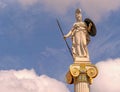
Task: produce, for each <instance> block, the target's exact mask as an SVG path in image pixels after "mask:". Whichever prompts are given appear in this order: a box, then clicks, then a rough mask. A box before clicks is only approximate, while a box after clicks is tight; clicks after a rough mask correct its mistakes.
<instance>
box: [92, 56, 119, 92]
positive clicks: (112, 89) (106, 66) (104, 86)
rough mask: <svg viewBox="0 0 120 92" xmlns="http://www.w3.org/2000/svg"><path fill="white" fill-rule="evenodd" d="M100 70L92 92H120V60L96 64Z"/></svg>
mask: <svg viewBox="0 0 120 92" xmlns="http://www.w3.org/2000/svg"><path fill="white" fill-rule="evenodd" d="M96 66H97V67H98V70H99V74H98V76H97V78H95V79H94V82H93V84H92V86H91V92H120V86H119V83H120V58H118V59H109V60H107V61H101V62H99V63H97V64H96Z"/></svg>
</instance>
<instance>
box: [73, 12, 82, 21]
mask: <svg viewBox="0 0 120 92" xmlns="http://www.w3.org/2000/svg"><path fill="white" fill-rule="evenodd" d="M75 17H76V20H77V21H82V15H81V13H76V14H75Z"/></svg>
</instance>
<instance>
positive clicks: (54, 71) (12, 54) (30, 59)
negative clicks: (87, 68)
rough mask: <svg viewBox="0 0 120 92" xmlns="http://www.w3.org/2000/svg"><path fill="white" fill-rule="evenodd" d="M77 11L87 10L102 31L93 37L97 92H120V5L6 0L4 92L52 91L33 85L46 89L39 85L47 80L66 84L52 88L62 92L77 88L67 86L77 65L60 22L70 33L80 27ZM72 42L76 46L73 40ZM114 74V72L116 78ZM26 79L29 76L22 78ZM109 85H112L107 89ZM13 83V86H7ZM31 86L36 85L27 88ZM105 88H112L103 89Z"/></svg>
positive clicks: (0, 38)
mask: <svg viewBox="0 0 120 92" xmlns="http://www.w3.org/2000/svg"><path fill="white" fill-rule="evenodd" d="M76 8H80V9H81V10H82V16H83V20H84V19H85V18H90V19H92V20H93V21H94V23H95V25H96V28H97V35H96V36H95V37H91V42H90V43H89V45H88V49H89V54H90V60H91V62H92V63H93V64H96V66H98V69H99V72H100V73H99V74H100V75H98V77H97V78H96V79H95V81H94V83H93V86H92V87H91V89H92V92H95V91H96V90H99V91H98V92H103V90H104V91H107V90H108V88H109V87H111V86H113V85H114V84H115V85H114V88H113V89H111V91H110V92H119V91H120V89H119V87H118V85H117V84H118V81H120V79H119V77H118V76H120V71H119V70H120V68H119V66H120V63H119V61H120V52H119V51H120V36H119V34H120V26H119V24H120V21H119V20H120V16H119V15H120V0H114V1H113V0H97V1H96V0H92V1H88V0H66V1H65V0H0V81H1V82H4V83H5V84H4V85H2V87H0V89H1V90H3V92H7V89H5V88H6V87H8V88H9V89H10V90H11V92H14V91H13V89H12V88H13V87H16V89H15V91H16V92H17V91H18V92H26V91H27V92H33V91H36V92H42V91H46V90H45V86H44V85H43V87H42V88H43V89H39V86H35V87H34V86H33V85H34V84H36V85H41V84H39V83H38V82H41V80H45V81H47V83H48V84H49V83H51V81H53V85H54V81H55V84H56V85H57V84H58V85H61V86H59V87H60V88H59V87H58V88H56V89H55V90H54V89H51V90H53V92H54V91H56V90H59V89H61V90H60V91H63V90H65V92H71V91H72V92H73V86H71V85H68V84H66V83H65V74H66V72H67V71H68V68H69V65H70V64H72V63H73V61H72V57H71V56H70V53H69V51H68V49H67V47H66V44H65V42H64V40H63V37H62V35H61V33H60V31H59V28H58V25H57V23H56V19H58V20H59V22H60V25H61V27H62V30H63V32H64V34H66V33H67V32H69V30H70V29H71V27H72V25H73V23H74V22H75V17H74V13H75V9H76ZM67 41H68V43H69V46H70V47H71V42H70V39H67ZM109 68H110V70H109ZM103 70H105V71H103ZM110 71H113V72H114V73H112V74H114V75H113V76H112V75H111V72H110ZM19 72H21V73H20V74H19ZM16 74H19V75H18V76H16ZM29 74H30V75H29ZM21 75H25V76H27V75H28V76H27V78H25V79H24V77H20V78H19V76H21ZM103 75H105V76H106V77H105V78H103ZM5 76H6V77H5ZM7 76H8V77H7ZM29 76H32V77H29ZM4 77H5V78H6V79H8V81H5V80H6V79H4ZM114 77H115V79H114ZM42 78H43V79H42ZM98 79H101V80H103V81H104V82H102V83H101V81H99V80H98ZM107 79H108V80H107ZM112 79H114V80H113V81H111V80H112ZM21 80H22V81H21ZM32 80H34V81H32ZM109 80H110V81H111V85H108V84H105V83H106V82H110V81H109ZM12 81H14V83H13V84H8V85H7V83H8V82H10V83H11V82H12ZM26 81H29V82H30V84H31V85H26V84H25V83H26ZM59 83H60V84H59ZM95 84H96V85H95ZM103 84H104V85H108V86H104V89H103V90H100V88H99V87H101V86H100V85H103ZM0 85H1V84H0ZM15 85H16V86H15ZM19 85H21V86H20V87H21V88H19ZM51 85H52V84H51ZM26 86H29V87H28V88H30V89H27V87H26ZM31 87H33V88H31ZM61 87H62V88H61ZM2 88H3V89H2ZM50 88H52V87H50ZM50 88H49V87H48V89H50ZM36 89H38V90H36ZM62 89H63V90H62ZM47 92H48V91H47ZM57 92H58V91H57Z"/></svg>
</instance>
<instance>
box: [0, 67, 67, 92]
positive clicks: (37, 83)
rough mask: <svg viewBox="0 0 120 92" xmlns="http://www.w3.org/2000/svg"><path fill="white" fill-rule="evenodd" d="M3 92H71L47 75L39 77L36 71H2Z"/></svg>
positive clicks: (1, 86)
mask: <svg viewBox="0 0 120 92" xmlns="http://www.w3.org/2000/svg"><path fill="white" fill-rule="evenodd" d="M0 91H1V92H69V90H68V89H67V88H66V86H65V85H64V84H63V83H62V82H60V81H58V80H56V79H53V78H50V77H48V76H46V75H41V76H38V75H36V74H35V72H34V70H26V69H24V70H19V71H15V70H9V71H8V70H6V71H5V70H4V71H0Z"/></svg>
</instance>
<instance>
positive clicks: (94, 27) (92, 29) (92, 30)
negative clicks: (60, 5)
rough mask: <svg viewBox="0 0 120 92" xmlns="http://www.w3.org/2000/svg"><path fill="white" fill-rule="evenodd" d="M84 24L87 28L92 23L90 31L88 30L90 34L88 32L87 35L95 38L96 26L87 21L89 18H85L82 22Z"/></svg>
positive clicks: (89, 20)
mask: <svg viewBox="0 0 120 92" xmlns="http://www.w3.org/2000/svg"><path fill="white" fill-rule="evenodd" d="M84 22H85V23H86V24H87V26H89V24H90V23H92V27H91V30H90V32H88V33H89V35H91V36H95V35H96V33H97V30H96V26H95V24H94V23H93V21H92V20H91V19H89V18H86V19H85V20H84Z"/></svg>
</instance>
